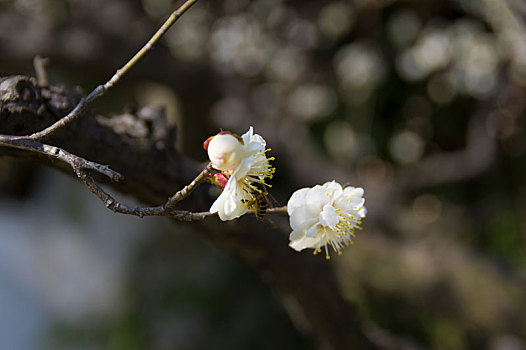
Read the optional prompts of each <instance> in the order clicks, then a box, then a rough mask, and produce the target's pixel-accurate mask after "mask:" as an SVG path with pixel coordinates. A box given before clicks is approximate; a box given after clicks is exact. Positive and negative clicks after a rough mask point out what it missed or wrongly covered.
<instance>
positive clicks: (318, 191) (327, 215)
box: [287, 181, 367, 259]
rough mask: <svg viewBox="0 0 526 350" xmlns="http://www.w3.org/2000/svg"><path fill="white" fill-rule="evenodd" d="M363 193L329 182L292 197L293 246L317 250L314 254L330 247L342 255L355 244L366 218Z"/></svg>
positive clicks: (298, 248) (291, 239)
mask: <svg viewBox="0 0 526 350" xmlns="http://www.w3.org/2000/svg"><path fill="white" fill-rule="evenodd" d="M363 193H364V191H363V189H362V188H359V187H358V188H356V187H352V186H348V187H345V188H342V186H341V185H340V184H339V183H337V182H335V181H331V182H326V183H325V184H323V185H321V186H320V185H316V186H314V187H312V188H302V189H300V190H297V191H296V192H294V193H293V194H292V196H291V197H290V199H289V202H288V204H287V211H288V213H289V215H290V226H291V227H292V232H291V233H290V244H289V245H290V246H291V247H292V248H294V249H295V250H297V251H301V250H303V249H305V248H312V249H314V254H317V253H320V252H321V248H322V247H324V248H325V256H326V257H327V259H329V258H330V255H329V249H328V246H331V247H332V248H333V249H334V251H336V252H338V254H341V250H342V249H343V248H345V247H346V246H348V245H349V244H352V242H353V241H352V239H353V238H354V236H355V234H354V232H355V230H356V229H361V227H360V225H361V220H362V218H364V217H365V215H366V214H367V210H366V209H365V207H364V204H365V199H364V198H363Z"/></svg>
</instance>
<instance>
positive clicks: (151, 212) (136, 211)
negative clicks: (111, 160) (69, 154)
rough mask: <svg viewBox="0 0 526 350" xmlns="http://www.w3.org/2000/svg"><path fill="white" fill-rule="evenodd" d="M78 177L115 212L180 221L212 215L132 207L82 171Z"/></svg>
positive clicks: (200, 218)
mask: <svg viewBox="0 0 526 350" xmlns="http://www.w3.org/2000/svg"><path fill="white" fill-rule="evenodd" d="M77 175H78V177H79V178H80V179H81V180H82V181H83V182H84V183H85V184H86V186H87V187H88V188H89V190H90V191H91V193H93V194H94V195H95V196H97V197H98V198H99V199H100V200H101V201H102V203H104V205H105V206H106V207H107V208H108V209H110V210H111V211H113V212H115V213H120V214H127V215H135V216H138V217H141V218H142V217H145V216H165V217H170V218H174V219H177V220H180V221H197V220H203V219H206V218H207V217H209V216H214V215H216V214H212V213H210V212H199V213H193V212H190V211H186V210H167V209H166V208H165V206H164V205H160V206H156V207H142V208H141V207H132V206H127V205H124V204H121V203H120V202H118V201H117V200H116V199H115V198H113V197H112V196H111V195H110V194H108V193H107V192H106V191H104V190H103V189H102V188H101V187H100V186H99V185H98V184H97V183H96V182H95V180H93V178H92V177H91V176H89V175H87V174H86V173H85V172H84V171H80V172H79V173H78V174H77Z"/></svg>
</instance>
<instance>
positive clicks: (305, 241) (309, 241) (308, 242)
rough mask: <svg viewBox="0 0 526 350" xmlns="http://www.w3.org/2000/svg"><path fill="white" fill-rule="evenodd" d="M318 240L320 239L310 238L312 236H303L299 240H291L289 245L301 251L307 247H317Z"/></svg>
mask: <svg viewBox="0 0 526 350" xmlns="http://www.w3.org/2000/svg"><path fill="white" fill-rule="evenodd" d="M318 242H319V240H318V239H315V238H310V237H303V238H300V239H298V240H294V241H291V242H290V243H289V246H290V247H291V248H293V249H295V250H297V251H298V252H299V251H302V250H303V249H305V248H317V247H318Z"/></svg>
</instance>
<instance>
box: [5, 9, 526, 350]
mask: <svg viewBox="0 0 526 350" xmlns="http://www.w3.org/2000/svg"><path fill="white" fill-rule="evenodd" d="M177 3H178V2H176V1H171V0H142V1H138V0H137V1H124V0H112V1H111V2H107V1H103V0H96V1H81V0H62V1H59V0H15V1H4V2H0V8H1V9H2V11H0V33H3V34H0V37H1V38H2V39H3V40H4V43H3V44H1V45H2V46H1V47H2V51H3V52H8V54H6V55H5V56H4V57H2V58H0V62H1V63H2V64H3V65H5V67H7V68H6V69H7V70H6V72H14V71H16V70H17V69H18V72H21V71H22V72H23V71H24V69H26V70H27V69H28V62H29V60H30V59H31V57H32V55H34V54H37V53H39V54H45V55H47V56H50V57H51V58H52V60H53V62H54V65H53V67H52V68H51V71H50V75H51V76H52V77H53V80H54V81H62V82H65V83H68V84H72V85H74V84H81V85H84V86H86V87H87V88H86V89H87V90H88V89H89V86H95V85H96V84H99V83H100V82H102V81H103V80H104V79H107V78H108V77H109V76H110V74H111V73H112V72H113V71H114V70H115V69H116V68H117V67H119V66H120V65H121V64H122V62H124V61H125V59H126V58H127V57H129V56H130V55H131V53H132V52H133V50H134V49H137V48H138V47H139V46H140V45H142V43H143V42H144V41H145V39H146V38H147V37H148V35H149V34H151V32H153V30H154V28H156V26H157V25H158V24H159V23H161V22H162V19H164V18H165V17H166V16H167V14H168V13H169V12H170V10H171V9H173V8H175V6H176V4H177ZM525 18H526V6H525V4H524V2H523V1H521V0H510V1H507V2H504V1H499V0H469V1H464V0H450V1H431V0H425V1H423V0H406V1H402V0H398V1H397V0H356V1H344V0H317V1H283V0H254V1H249V0H224V1H206V0H202V1H201V2H200V3H198V4H197V5H196V6H195V7H194V8H192V9H191V10H190V11H189V12H188V13H187V14H185V15H184V17H183V18H182V19H181V21H180V22H178V23H177V24H176V25H175V26H174V28H173V29H172V30H171V31H170V32H168V33H167V35H166V37H165V39H163V43H162V44H161V45H159V47H158V48H156V50H155V51H154V52H153V53H152V55H151V57H149V58H147V59H145V61H144V62H142V63H141V65H140V66H139V67H137V71H136V72H133V73H132V74H131V75H130V77H129V78H127V79H128V80H127V81H125V82H123V85H122V87H120V88H119V89H116V90H115V91H114V92H112V94H113V95H112V97H110V98H107V99H106V102H105V103H106V106H101V108H102V110H108V111H109V110H120V109H121V108H122V107H123V106H127V107H128V108H134V104H135V103H136V102H134V101H136V100H139V101H141V102H140V103H156V104H161V105H165V106H170V107H169V108H170V111H171V112H170V118H171V119H172V120H173V121H174V122H176V123H177V124H178V126H179V127H180V130H181V132H180V135H181V140H180V145H179V146H180V147H181V148H182V149H183V150H184V151H185V153H186V154H189V155H191V156H193V157H195V158H199V159H201V160H202V159H203V157H204V153H203V152H202V150H201V142H202V140H203V139H204V138H205V137H206V136H208V135H210V134H212V133H214V132H215V130H217V129H218V128H223V129H232V130H235V131H238V132H240V131H243V130H246V128H247V127H248V126H249V125H254V127H255V129H256V130H258V132H260V133H261V134H263V135H264V136H265V138H267V139H268V140H269V143H270V144H271V145H272V148H273V149H274V150H275V151H276V153H277V154H278V155H281V156H282V159H283V160H280V159H279V157H278V159H277V164H278V174H277V181H278V184H277V185H278V186H277V187H278V189H281V191H282V192H283V193H277V194H276V197H278V199H285V198H287V196H288V195H289V194H290V191H291V190H290V189H292V188H297V187H298V186H299V184H300V183H307V184H308V185H312V184H313V183H312V182H313V181H315V180H316V181H324V180H327V174H329V173H330V174H332V173H335V172H337V171H343V172H345V173H346V174H347V175H348V176H347V177H346V178H344V179H339V180H343V181H342V182H343V183H345V182H348V181H349V180H351V182H352V183H353V184H355V185H361V186H364V187H365V188H366V194H367V192H368V191H369V193H371V196H370V197H368V199H367V200H368V202H367V203H368V208H369V209H370V219H369V220H368V224H366V225H367V226H366V227H365V230H364V233H363V234H362V235H361V237H360V238H359V239H358V241H357V245H356V246H355V247H353V248H350V249H349V250H348V251H346V252H345V254H344V257H343V258H342V259H339V260H338V261H337V263H336V266H337V267H338V271H339V276H340V278H341V280H342V289H343V291H344V293H345V295H346V296H347V297H348V298H349V300H351V301H353V302H355V303H357V304H358V306H359V310H360V314H361V316H362V317H363V318H364V319H366V320H367V321H369V322H372V323H375V324H377V325H379V326H380V327H382V328H384V329H386V330H388V331H389V332H392V333H394V334H397V335H400V336H402V337H407V338H408V339H411V341H412V342H414V343H416V344H419V345H421V346H424V347H426V348H431V349H481V348H485V349H509V350H514V349H523V348H524V347H525V346H526V345H525V344H526V293H525V288H526V220H525V218H526V200H525V198H526V183H525V180H524V179H525V178H526V176H525V175H526V174H525V172H526V167H525V164H526V162H525V160H526V159H525V158H526V153H525V152H526V137H525V135H524V133H525V130H524V124H525V120H524V119H525V118H524V108H525V106H526V95H525V90H524V89H525V86H526V36H525V34H524V33H525V30H524V21H525ZM24 25H25V27H24ZM167 57H168V58H167ZM174 67H175V68H174ZM86 72H89V74H86ZM152 82H153V83H152ZM147 84H154V85H147ZM144 86H149V87H152V86H155V89H156V91H157V93H156V94H154V95H155V96H149V97H148V96H146V95H147V94H146V92H145V90H149V89H145V88H144ZM141 87H143V88H141ZM131 91H136V93H135V94H132V93H131ZM150 95H153V94H150ZM145 96H146V97H145ZM163 96H164V97H163ZM174 100H176V102H174ZM152 101H153V102H152ZM289 161H290V162H289ZM300 163H303V164H309V167H310V168H308V169H309V171H304V170H299V171H296V172H295V170H294V168H295V167H296V168H298V164H300ZM326 164H330V165H331V167H330V168H328V167H326V166H325V165H326ZM303 169H307V168H303ZM334 169H336V170H334ZM391 194H392V195H391ZM285 200H286V199H285ZM285 200H284V201H285ZM284 201H283V202H284ZM169 236H170V235H161V236H157V238H156V239H154V240H152V241H151V242H150V243H149V244H151V247H148V246H145V247H143V248H142V253H140V254H139V255H138V256H137V260H136V261H137V262H136V267H135V268H133V269H132V270H133V271H132V272H131V274H130V276H129V280H128V283H129V285H128V287H127V290H126V291H125V292H123V294H124V298H125V300H126V303H125V304H126V307H125V311H123V314H122V315H121V317H119V318H117V319H116V320H114V321H112V322H98V321H95V322H93V321H88V322H87V323H82V324H79V325H78V327H82V328H84V329H93V332H91V331H90V334H89V336H88V337H89V339H90V340H89V342H88V343H89V344H92V345H93V344H98V346H96V345H95V347H106V346H107V344H110V348H114V349H133V348H154V349H164V348H170V347H172V348H173V347H174V346H175V345H174V344H177V348H178V349H183V348H185V349H186V348H188V349H201V348H203V349H204V348H209V346H208V347H207V344H208V345H209V344H210V343H213V344H214V346H213V347H214V348H218V349H219V348H221V349H243V348H258V349H266V348H270V347H271V344H273V343H274V342H275V339H267V332H269V327H272V331H271V334H273V335H272V337H275V338H276V339H279V341H280V343H281V345H282V346H281V345H280V348H290V349H292V348H301V349H305V348H306V346H307V345H306V343H305V341H304V340H302V339H300V338H299V336H298V335H297V333H295V332H292V331H289V330H290V329H291V325H290V324H289V323H288V322H287V321H286V320H285V316H284V313H283V311H281V310H278V309H277V308H276V305H275V304H273V303H272V302H271V301H269V295H267V294H265V293H263V292H260V290H261V289H264V287H263V286H262V285H261V283H260V282H259V281H257V279H255V278H254V276H252V275H251V273H250V272H249V271H247V270H244V268H241V267H239V266H238V265H236V264H233V263H232V262H231V261H229V260H228V259H227V258H225V257H223V256H217V254H216V255H214V254H212V255H213V256H208V255H206V254H204V253H203V252H202V251H201V248H200V247H198V246H194V247H193V248H192V249H191V250H189V251H188V250H184V249H183V248H181V247H180V245H181V244H182V243H181V241H180V240H181V237H180V236H177V237H175V238H174V237H169ZM166 240H167V241H168V242H167V241H166ZM182 251H183V252H182ZM176 252H177V253H176ZM174 254H177V255H174ZM218 261H219V262H218ZM182 266H184V268H183V267H182ZM212 273H213V274H214V276H212V275H210V274H212ZM171 276H177V278H172V277H171ZM260 293H263V294H264V295H262V294H260ZM174 324H176V325H177V324H184V325H182V326H181V325H180V326H178V327H176V326H174ZM172 326H173V327H172ZM170 327H172V328H170ZM185 327H188V329H186V328H185ZM73 329H75V327H73ZM168 329H180V330H181V332H188V334H192V338H191V339H189V338H184V337H183V335H182V334H179V335H178V334H175V333H173V332H172V333H173V334H170V331H169V330H168ZM58 330H60V331H57V334H59V338H60V339H62V340H61V341H59V342H58V343H53V346H52V347H51V348H57V347H60V346H61V344H62V347H63V348H69V347H70V345H71V343H75V341H77V339H78V337H76V336H75V334H76V333H75V331H74V330H72V329H69V326H68V325H66V326H64V327H59V328H58ZM63 334H67V335H66V336H63ZM177 336H181V337H182V338H177ZM166 337H167V338H166ZM170 337H175V338H170ZM69 338H71V339H73V338H74V339H75V341H71V342H69V341H68V339H69ZM95 338H101V339H106V340H105V341H101V342H98V343H97V342H95V343H91V341H92V339H95ZM62 341H63V343H61V342H62ZM88 348H89V346H88Z"/></svg>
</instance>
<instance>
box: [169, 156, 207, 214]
mask: <svg viewBox="0 0 526 350" xmlns="http://www.w3.org/2000/svg"><path fill="white" fill-rule="evenodd" d="M212 170H213V168H212V163H209V164H208V165H207V166H206V168H205V169H204V170H203V171H202V172H201V173H199V175H197V177H196V178H195V179H193V180H192V182H190V184H188V185H187V186H185V187H184V188H183V189H182V190H180V191H179V192H177V193H176V194H174V195H173V196H172V197H170V198H169V199H168V201H167V202H166V203H165V204H164V207H165V208H166V210H171V209H173V208H174V207H175V205H176V204H177V203H178V202H180V201H181V200H183V199H184V198H186V197H188V195H189V194H190V193H191V192H192V191H193V190H194V189H195V188H196V187H197V186H198V185H199V184H200V183H201V182H202V181H203V180H204V179H205V178H206V177H207V176H208V175H209V174H210V173H211V172H212Z"/></svg>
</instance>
